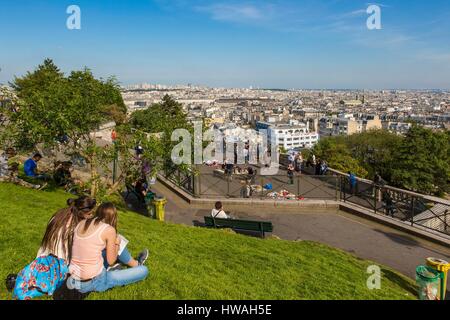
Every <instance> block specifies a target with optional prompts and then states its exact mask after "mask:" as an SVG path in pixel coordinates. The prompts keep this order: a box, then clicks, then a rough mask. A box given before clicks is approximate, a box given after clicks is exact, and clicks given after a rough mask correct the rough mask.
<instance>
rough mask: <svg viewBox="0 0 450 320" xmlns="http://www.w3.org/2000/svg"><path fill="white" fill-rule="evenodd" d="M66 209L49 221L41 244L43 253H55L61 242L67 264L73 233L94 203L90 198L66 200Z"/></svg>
mask: <svg viewBox="0 0 450 320" xmlns="http://www.w3.org/2000/svg"><path fill="white" fill-rule="evenodd" d="M67 205H68V208H64V209H62V210H59V211H58V212H57V213H56V214H55V215H54V216H53V217H52V218H51V219H50V221H49V223H48V225H47V229H46V231H45V235H44V238H43V239H42V242H41V248H42V250H44V251H49V252H56V251H57V248H58V245H59V242H60V241H62V244H63V245H62V249H63V253H64V256H65V257H67V259H68V263H69V262H70V260H71V258H72V244H73V233H74V230H75V227H76V226H77V225H78V224H79V223H80V222H81V221H82V220H83V219H85V216H86V214H88V213H89V212H91V211H92V210H93V209H94V208H95V206H96V201H95V199H92V198H90V197H80V198H78V199H69V200H67Z"/></svg>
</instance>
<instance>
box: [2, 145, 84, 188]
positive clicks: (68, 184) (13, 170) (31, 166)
mask: <svg viewBox="0 0 450 320" xmlns="http://www.w3.org/2000/svg"><path fill="white" fill-rule="evenodd" d="M16 155H17V154H16V152H15V150H14V149H13V148H7V149H6V150H5V151H4V152H3V153H1V154H0V182H10V183H14V184H18V185H21V186H23V187H27V188H33V189H43V188H44V187H46V186H47V184H48V183H49V182H52V183H54V185H56V186H57V187H62V188H65V190H66V191H70V190H71V189H73V188H75V186H81V185H82V183H81V181H79V180H76V179H74V178H73V177H72V171H73V163H72V161H56V162H55V163H54V168H53V172H50V173H49V172H44V171H41V170H39V167H38V166H39V162H40V161H41V160H42V159H43V156H42V155H41V154H40V153H35V154H33V155H32V156H31V157H30V158H29V159H27V160H26V161H25V162H24V163H23V167H22V170H21V169H20V163H19V162H18V161H17V160H16ZM21 171H22V172H21Z"/></svg>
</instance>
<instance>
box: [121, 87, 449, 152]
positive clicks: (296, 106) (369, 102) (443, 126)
mask: <svg viewBox="0 0 450 320" xmlns="http://www.w3.org/2000/svg"><path fill="white" fill-rule="evenodd" d="M166 94H169V95H170V96H172V97H173V98H174V99H175V100H176V101H177V102H179V103H181V104H182V105H183V107H184V110H185V111H186V112H187V113H188V118H189V119H190V120H196V119H204V120H205V122H206V123H207V124H209V125H211V126H215V127H216V128H219V129H222V130H226V129H230V128H237V127H239V128H243V129H246V128H256V129H258V128H263V127H264V128H266V129H269V128H270V129H273V131H274V133H277V142H278V145H279V146H280V147H282V148H283V149H284V150H289V149H293V148H310V147H312V146H314V145H315V144H316V143H317V141H318V140H319V139H320V138H322V137H330V136H337V135H352V134H354V133H361V132H366V131H369V130H371V129H384V130H388V131H390V132H393V133H396V134H399V135H401V134H404V133H406V132H407V131H408V130H409V129H410V128H411V126H412V124H413V123H416V124H418V125H420V126H423V127H425V128H429V129H432V130H448V129H450V92H448V91H441V90H423V91H419V90H414V91H413V90H380V91H371V90H368V91H362V90H270V89H267V90H264V89H253V88H248V89H225V88H207V87H200V86H191V85H186V86H164V85H149V84H140V85H129V86H126V87H124V88H123V91H122V95H123V99H124V102H125V104H126V105H127V107H128V110H129V112H130V113H132V112H133V111H136V110H142V109H146V108H148V107H150V106H151V105H152V104H154V103H158V102H160V101H161V99H162V97H163V96H164V95H166Z"/></svg>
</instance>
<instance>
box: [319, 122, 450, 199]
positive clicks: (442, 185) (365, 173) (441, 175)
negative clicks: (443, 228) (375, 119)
mask: <svg viewBox="0 0 450 320" xmlns="http://www.w3.org/2000/svg"><path fill="white" fill-rule="evenodd" d="M314 152H315V153H316V155H317V156H318V157H319V158H322V159H325V160H327V161H328V163H329V166H330V167H332V168H335V169H337V170H341V171H344V172H347V171H352V172H353V173H355V174H357V175H358V176H360V177H362V178H370V179H372V178H373V177H374V174H375V173H376V172H378V173H379V174H380V175H381V176H382V177H383V179H385V180H386V181H388V182H389V184H390V185H392V186H396V187H400V188H405V189H408V190H412V191H416V192H421V193H426V194H435V195H443V194H444V193H449V192H450V185H449V182H450V133H449V132H448V131H446V132H435V131H433V130H430V129H426V128H423V127H420V126H417V125H413V127H412V128H411V129H410V131H409V132H408V133H407V134H406V135H405V136H399V135H396V134H393V133H390V132H388V131H384V130H373V131H368V132H365V133H360V134H354V135H351V136H339V137H330V138H324V139H321V140H320V141H319V143H318V144H317V145H316V146H315V148H314Z"/></svg>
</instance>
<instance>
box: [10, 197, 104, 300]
mask: <svg viewBox="0 0 450 320" xmlns="http://www.w3.org/2000/svg"><path fill="white" fill-rule="evenodd" d="M67 205H68V207H67V208H65V209H62V210H60V211H58V212H57V213H56V214H55V215H54V216H53V217H52V218H51V219H50V221H49V223H48V225H47V228H46V231H45V235H44V238H43V239H42V243H41V247H40V249H39V252H38V254H37V258H36V259H35V260H34V261H33V262H31V263H30V264H29V265H28V266H26V267H25V268H24V269H23V270H22V271H21V272H20V273H19V274H18V275H17V276H15V275H10V277H9V278H11V280H12V281H9V282H8V283H9V287H8V289H11V290H13V298H15V299H19V300H29V299H33V298H38V297H41V296H43V295H45V294H47V295H49V296H51V295H53V294H54V293H55V292H56V291H57V290H58V289H59V288H61V286H62V285H63V283H64V280H65V278H66V275H67V272H68V270H69V268H68V265H69V263H70V260H71V257H72V241H73V233H74V229H75V227H76V226H77V225H78V224H79V222H80V221H82V220H83V219H86V218H87V217H90V216H91V215H92V213H93V210H94V209H95V207H96V201H95V199H92V198H89V197H81V198H78V199H69V200H68V201H67Z"/></svg>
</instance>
